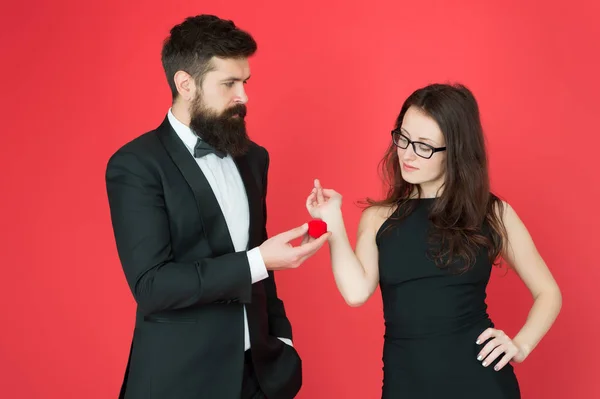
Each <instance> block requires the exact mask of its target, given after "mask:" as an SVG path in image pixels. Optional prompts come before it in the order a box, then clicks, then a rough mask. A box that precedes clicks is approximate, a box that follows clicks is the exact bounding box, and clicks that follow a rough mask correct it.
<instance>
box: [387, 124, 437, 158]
mask: <svg viewBox="0 0 600 399" xmlns="http://www.w3.org/2000/svg"><path fill="white" fill-rule="evenodd" d="M394 134H399V135H400V136H402V137H404V138H405V139H406V141H408V144H407V145H406V148H402V147H400V146H399V145H398V144H397V143H396V140H394ZM391 135H392V143H394V145H395V146H396V147H398V148H401V149H403V150H406V149H407V148H408V146H409V145H412V147H413V152H414V153H415V155H417V156H419V157H421V158H423V159H431V157H432V156H433V154H435V153H436V152H441V151H446V147H434V146H432V145H431V144H427V143H424V142H422V141H412V140H411V139H410V138H408V137H407V136H406V135H405V134H404V133H402V129H394V130H392V132H391ZM416 144H422V145H424V146H425V147H428V148H431V155H429V156H428V157H424V156H423V155H419V154H417V147H416Z"/></svg>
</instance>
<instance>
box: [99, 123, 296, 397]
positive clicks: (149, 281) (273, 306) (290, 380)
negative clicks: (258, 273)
mask: <svg viewBox="0 0 600 399" xmlns="http://www.w3.org/2000/svg"><path fill="white" fill-rule="evenodd" d="M235 162H236V165H237V167H238V169H239V171H240V175H241V177H242V179H243V182H244V185H245V188H246V192H247V196H248V201H249V209H250V231H249V244H248V249H252V248H253V247H256V246H258V245H260V244H261V243H262V242H263V241H264V240H266V238H267V231H266V202H265V198H266V193H267V173H268V167H269V155H268V152H267V151H266V150H265V149H264V148H263V147H260V146H259V145H257V144H255V143H252V145H251V148H250V150H249V151H248V152H247V153H246V154H245V155H244V156H241V157H238V158H236V159H235ZM106 186H107V194H108V200H109V205H110V212H111V219H112V225H113V230H114V235H115V240H116V246H117V251H118V254H119V258H120V260H121V263H122V266H123V271H124V273H125V277H126V279H127V282H128V284H129V287H130V289H131V292H132V293H133V296H134V298H135V300H136V302H137V310H136V322H135V329H134V332H133V340H132V345H131V351H130V355H129V361H128V364H127V368H126V372H125V378H124V381H123V385H122V388H121V394H120V398H124V399H188V398H189V399H199V398H203V399H239V398H240V393H241V387H242V373H243V367H244V317H243V304H245V305H246V311H247V317H248V327H249V330H250V342H251V345H252V355H253V360H254V364H255V370H256V374H257V376H258V379H259V381H260V385H261V388H262V390H263V391H264V393H265V394H266V396H267V397H268V398H269V399H290V398H293V397H294V396H295V395H296V393H297V392H298V391H299V389H300V386H301V384H302V374H301V360H300V357H299V356H298V353H297V352H296V350H295V349H294V348H292V347H291V346H289V345H287V344H285V343H283V342H282V341H281V340H279V339H278V338H277V337H284V338H290V339H292V329H291V326H290V322H289V320H288V318H287V317H286V313H285V309H284V306H283V303H282V301H281V300H280V299H279V298H278V297H277V289H276V285H275V279H274V276H273V273H272V272H269V278H267V279H265V280H262V281H260V282H257V283H255V284H252V283H251V276H250V266H249V263H248V259H247V255H246V252H235V250H234V247H233V243H232V241H231V237H230V235H229V231H228V228H227V224H226V222H225V219H224V216H223V214H222V212H221V209H220V207H219V204H218V202H217V200H216V198H215V196H214V194H213V192H212V190H211V187H210V185H209V183H208V181H207V180H206V178H205V177H204V174H203V173H202V171H201V169H200V168H199V167H198V165H197V163H196V161H195V159H194V158H193V157H192V155H191V154H190V153H189V151H188V149H187V148H186V147H185V145H184V144H183V142H182V141H181V140H180V139H179V137H178V136H177V134H176V133H175V131H174V130H173V128H172V127H171V125H170V123H169V121H168V119H167V118H165V120H164V121H163V123H162V124H161V125H160V126H159V127H158V128H157V129H156V130H154V131H151V132H148V133H146V134H144V135H142V136H140V137H138V138H136V139H134V140H133V141H131V142H129V143H127V144H125V145H124V146H123V147H121V148H120V149H119V150H118V151H117V152H116V153H115V154H113V155H112V157H111V158H110V160H109V161H108V165H107V169H106Z"/></svg>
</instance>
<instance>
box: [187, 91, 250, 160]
mask: <svg viewBox="0 0 600 399" xmlns="http://www.w3.org/2000/svg"><path fill="white" fill-rule="evenodd" d="M190 115H191V120H190V129H192V131H193V132H194V133H196V134H197V135H198V137H200V138H201V139H202V140H203V141H204V142H206V143H207V144H209V145H210V146H211V147H213V148H214V149H215V150H217V151H221V152H223V153H226V154H229V155H231V156H232V157H236V156H240V155H243V154H245V153H246V151H247V150H248V147H249V145H250V138H249V137H248V134H247V132H246V122H245V121H244V117H245V116H246V106H245V105H244V104H238V105H235V106H233V107H231V108H227V109H226V110H225V111H223V112H222V113H221V114H217V113H216V112H215V111H213V110H210V109H207V108H206V107H205V106H204V104H203V102H202V98H201V97H200V96H198V97H196V99H195V100H194V101H193V103H192V104H191V106H190Z"/></svg>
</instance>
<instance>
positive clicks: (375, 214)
mask: <svg viewBox="0 0 600 399" xmlns="http://www.w3.org/2000/svg"><path fill="white" fill-rule="evenodd" d="M396 209H397V205H396V204H393V205H370V206H367V207H366V208H365V209H364V210H363V212H362V215H361V218H360V224H361V226H363V227H368V228H369V230H370V231H371V232H377V231H378V230H379V229H380V228H381V226H382V225H383V224H384V223H385V221H386V220H388V219H389V218H390V216H392V215H393V214H394V212H395V211H396Z"/></svg>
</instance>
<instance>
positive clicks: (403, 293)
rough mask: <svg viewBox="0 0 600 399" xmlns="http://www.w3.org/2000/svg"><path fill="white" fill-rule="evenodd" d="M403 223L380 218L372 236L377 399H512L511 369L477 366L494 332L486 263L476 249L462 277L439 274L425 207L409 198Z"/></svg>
mask: <svg viewBox="0 0 600 399" xmlns="http://www.w3.org/2000/svg"><path fill="white" fill-rule="evenodd" d="M411 201H417V204H415V205H416V208H415V210H414V211H413V212H412V213H411V214H410V216H408V217H407V218H405V219H404V220H402V221H400V222H398V221H393V222H392V221H391V220H390V219H388V220H386V221H385V222H384V223H383V225H382V226H381V228H380V229H379V232H378V235H377V246H378V248H379V280H380V282H379V283H380V288H381V294H382V298H383V309H384V319H385V341H384V348H383V364H384V367H383V372H384V377H383V393H382V398H383V399H429V398H431V399H439V398H444V399H471V398H472V399H480V398H485V399H519V398H520V397H521V396H520V391H519V384H518V382H517V378H516V376H515V373H514V370H513V367H512V366H511V364H510V363H509V364H507V365H506V366H504V367H503V368H502V369H501V370H499V371H495V370H494V366H495V365H496V363H497V362H498V361H499V359H498V360H496V361H494V362H492V364H491V365H489V366H487V367H483V366H482V364H481V362H480V361H478V360H477V354H478V353H479V350H480V349H481V348H483V345H484V344H485V343H483V344H481V345H477V344H476V343H475V341H476V340H477V337H478V336H479V334H480V333H481V332H483V331H484V330H485V329H486V328H488V327H494V325H493V323H492V321H491V319H490V317H489V316H488V314H487V305H486V303H485V298H486V293H485V290H486V286H487V283H488V281H489V278H490V273H491V270H492V264H491V263H490V262H489V260H488V257H487V254H486V253H485V251H484V250H482V251H481V252H480V254H479V255H478V257H477V261H476V263H475V265H474V266H473V267H472V268H471V269H470V270H469V271H467V272H465V273H463V274H456V273H451V272H449V271H447V270H442V269H439V268H438V267H437V266H436V265H435V264H434V263H433V261H431V260H430V259H429V258H428V257H427V248H428V245H427V234H428V228H429V226H430V221H429V219H428V212H429V207H430V206H431V204H432V203H433V201H435V199H415V200H411Z"/></svg>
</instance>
